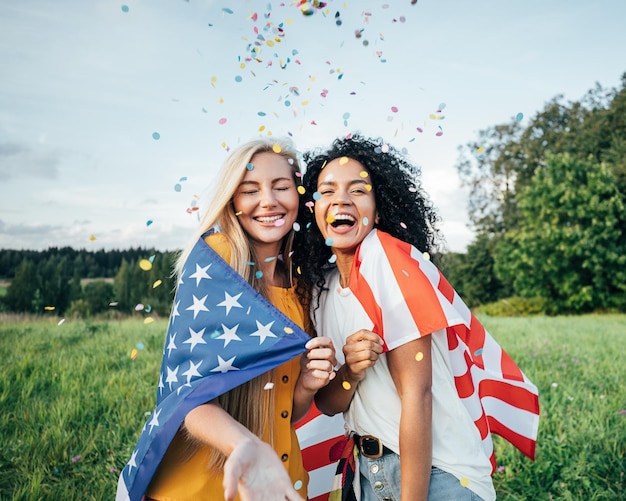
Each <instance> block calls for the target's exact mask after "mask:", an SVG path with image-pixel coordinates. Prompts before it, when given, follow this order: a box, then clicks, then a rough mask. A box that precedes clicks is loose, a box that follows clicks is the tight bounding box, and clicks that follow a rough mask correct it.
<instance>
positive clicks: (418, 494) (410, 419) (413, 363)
mask: <svg viewBox="0 0 626 501" xmlns="http://www.w3.org/2000/svg"><path fill="white" fill-rule="evenodd" d="M430 344H431V337H430V336H424V337H421V338H419V339H416V340H414V341H411V342H409V343H406V344H404V345H402V346H400V347H398V348H395V349H394V350H391V351H390V352H388V353H387V361H388V363H389V371H390V373H391V377H392V378H393V381H394V383H395V385H396V389H397V390H398V395H399V396H400V399H401V402H402V412H401V415H400V471H401V479H402V484H401V491H400V492H401V499H402V501H415V500H424V501H425V500H426V499H427V497H428V486H429V483H430V470H431V466H432V393H431V384H432V361H431V347H430Z"/></svg>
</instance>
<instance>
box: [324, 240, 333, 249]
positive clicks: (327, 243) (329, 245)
mask: <svg viewBox="0 0 626 501" xmlns="http://www.w3.org/2000/svg"><path fill="white" fill-rule="evenodd" d="M324 243H325V244H326V245H328V247H331V246H332V245H333V243H334V240H333V239H332V238H327V239H326V241H325V242H324Z"/></svg>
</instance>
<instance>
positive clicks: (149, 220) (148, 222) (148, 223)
mask: <svg viewBox="0 0 626 501" xmlns="http://www.w3.org/2000/svg"><path fill="white" fill-rule="evenodd" d="M153 222H154V221H152V219H148V220H147V221H146V226H150V225H151V224H152V223H153Z"/></svg>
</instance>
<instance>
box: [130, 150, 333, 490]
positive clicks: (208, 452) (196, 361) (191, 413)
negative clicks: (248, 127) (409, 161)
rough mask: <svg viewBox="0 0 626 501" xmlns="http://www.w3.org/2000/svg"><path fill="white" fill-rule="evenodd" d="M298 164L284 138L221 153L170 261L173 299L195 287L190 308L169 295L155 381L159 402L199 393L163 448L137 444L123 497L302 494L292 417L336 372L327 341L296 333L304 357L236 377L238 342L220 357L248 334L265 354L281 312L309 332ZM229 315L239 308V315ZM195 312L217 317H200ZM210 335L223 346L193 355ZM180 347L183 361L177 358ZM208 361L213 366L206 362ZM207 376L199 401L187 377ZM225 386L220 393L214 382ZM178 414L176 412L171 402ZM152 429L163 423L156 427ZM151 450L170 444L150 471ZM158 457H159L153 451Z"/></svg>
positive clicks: (194, 380) (192, 379) (209, 341)
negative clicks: (297, 279)
mask: <svg viewBox="0 0 626 501" xmlns="http://www.w3.org/2000/svg"><path fill="white" fill-rule="evenodd" d="M299 172H300V171H299V166H298V161H297V158H296V153H295V151H294V150H293V148H292V147H291V145H290V144H289V143H288V142H283V141H275V140H272V141H268V140H263V139H259V140H254V141H250V142H248V143H246V144H243V145H241V146H240V147H238V148H237V149H235V150H234V151H233V152H232V153H231V155H230V156H229V157H228V159H227V160H226V162H225V164H224V166H223V168H222V171H221V174H220V177H219V180H218V182H217V185H216V187H215V195H214V197H213V199H212V201H211V202H210V203H209V204H208V206H207V209H206V212H205V213H204V215H203V217H202V219H201V222H200V225H199V228H198V229H197V231H196V233H195V235H194V237H193V238H192V240H191V242H190V244H189V245H188V246H187V247H186V248H185V249H184V250H183V251H182V253H181V255H180V258H179V259H178V261H177V264H176V274H177V276H178V278H179V287H178V292H177V298H178V294H179V293H180V291H181V290H182V288H183V287H186V286H188V287H192V288H194V291H193V293H192V296H193V299H192V302H189V306H187V307H185V305H186V304H187V303H185V302H184V300H183V299H177V298H175V299H174V302H175V304H174V307H173V309H172V315H171V317H170V328H169V329H168V336H167V339H166V346H165V349H164V354H163V365H162V372H161V374H162V376H161V381H160V383H159V392H160V393H159V395H161V394H163V395H164V396H163V397H161V401H162V402H163V401H165V400H167V399H170V398H176V397H175V395H176V394H177V392H183V393H185V392H188V393H189V397H188V398H187V401H191V400H194V399H195V403H194V404H187V407H186V409H188V410H185V415H184V417H183V418H182V423H181V424H180V427H179V428H178V429H177V430H176V432H175V435H174V437H173V439H172V440H171V441H170V442H169V443H168V445H167V448H166V449H165V447H164V446H163V445H146V446H145V447H143V448H142V447H139V446H138V448H137V449H136V451H135V453H134V456H138V457H139V456H141V457H142V458H144V459H143V461H142V463H141V464H139V462H138V460H137V459H136V458H135V459H134V460H133V459H132V458H131V461H130V462H129V465H127V468H125V470H124V471H123V473H122V476H121V477H120V486H121V487H118V499H131V500H132V499H135V497H136V498H137V499H141V497H140V496H142V495H144V494H145V496H146V499H153V500H162V501H164V500H177V501H182V500H192V499H194V500H195V499H210V500H221V499H225V500H233V499H239V500H241V501H245V500H268V501H269V500H281V501H282V500H285V499H287V500H302V499H306V497H307V484H308V475H307V473H306V471H305V469H304V466H303V464H302V456H301V451H300V447H299V444H298V440H297V437H296V434H295V431H294V427H293V423H295V422H296V421H297V420H298V419H300V418H301V417H303V416H304V414H305V413H306V412H307V410H308V409H309V407H310V405H311V402H312V400H313V397H314V395H315V393H316V391H317V390H318V389H319V388H321V387H323V386H325V385H326V384H328V382H329V381H330V380H331V379H332V378H333V377H334V372H333V366H334V365H335V363H336V360H335V353H334V348H333V345H332V343H331V342H330V340H329V338H325V337H314V338H312V339H308V337H307V338H306V340H305V341H306V345H304V343H302V344H303V345H304V346H305V348H306V352H305V354H304V355H303V356H302V357H295V358H293V355H291V357H292V358H291V359H287V358H285V360H287V361H286V362H284V363H281V364H280V365H277V362H276V360H278V359H279V358H280V357H279V358H277V359H272V360H273V361H270V362H267V365H266V366H263V364H262V363H259V364H257V365H259V367H261V368H258V367H257V368H256V369H255V370H256V373H255V374H257V375H256V376H255V377H254V378H252V379H250V380H248V381H246V382H244V383H242V384H238V385H236V386H234V384H235V383H232V381H233V379H232V378H236V377H239V376H240V375H241V374H243V373H244V372H245V371H244V370H242V367H241V366H240V365H239V363H238V362H237V360H241V359H242V358H241V357H243V355H239V352H237V356H240V358H239V359H236V355H233V356H232V358H231V359H227V358H228V357H229V356H230V355H229V352H228V350H230V349H232V348H233V347H236V349H239V348H238V346H239V345H243V344H245V343H246V342H247V343H248V344H250V343H251V344H250V346H252V349H253V350H254V349H258V351H259V354H258V357H259V359H260V358H261V357H262V353H261V352H262V351H263V350H265V346H267V345H268V344H269V343H272V342H275V341H276V340H277V339H279V338H280V336H278V334H277V330H280V329H276V326H277V325H278V322H285V325H286V327H285V328H284V331H285V332H293V331H294V329H296V330H297V327H300V328H302V329H304V330H305V331H310V323H309V319H308V316H307V315H306V314H305V312H304V311H303V308H302V305H301V303H300V301H299V300H298V298H297V296H296V294H295V290H294V284H293V279H292V264H291V245H292V241H293V233H294V230H293V225H294V223H295V221H296V218H297V215H298V207H299V196H298V191H297V180H298V176H299ZM214 253H215V254H217V255H219V257H220V258H221V260H223V261H224V262H225V263H228V264H229V265H230V267H229V269H228V270H226V273H227V275H226V279H224V280H222V283H223V284H224V287H225V289H224V291H222V290H221V289H219V291H218V294H221V296H219V297H221V298H222V299H223V301H221V302H218V300H215V301H213V303H212V304H210V303H209V302H210V295H211V294H212V293H213V292H215V291H216V288H219V287H218V285H219V286H220V287H221V286H222V284H220V283H219V282H218V280H219V277H218V275H216V273H217V272H218V271H219V270H220V268H219V266H218V264H219V263H218V261H220V259H213V261H211V262H208V261H207V262H205V261H203V259H205V257H206V256H212V255H213V254H214ZM196 256H200V257H199V258H196ZM229 273H230V275H229ZM229 277H230V278H229ZM231 282H232V283H238V282H242V283H244V282H245V284H244V285H245V287H244V286H241V284H240V285H238V286H237V287H239V288H238V289H236V290H235V292H236V291H237V290H243V289H245V288H246V287H247V288H248V289H250V290H247V289H246V291H244V292H246V294H247V293H248V292H250V291H252V292H253V293H254V294H256V296H257V298H256V299H255V298H254V297H253V299H252V300H250V302H249V303H248V304H247V303H246V301H247V299H246V298H247V297H248V296H247V295H244V296H242V293H243V292H242V293H239V294H235V292H232V293H231V292H229V289H228V287H230V284H231ZM203 284H204V285H203ZM203 286H204V287H206V288H205V289H202V290H201V291H197V289H196V287H203ZM242 287H243V288H242ZM254 294H252V296H254ZM204 297H208V299H207V300H205V299H204ZM257 305H260V307H262V311H263V315H269V316H268V317H267V318H268V319H269V320H270V321H262V320H256V328H255V327H252V329H256V330H254V331H251V330H248V331H245V330H242V329H244V327H242V325H243V324H242V323H243V322H246V321H248V319H249V317H251V316H252V315H254V314H255V313H254V312H255V311H256V310H255V309H254V308H256V307H257ZM187 310H189V311H187ZM216 310H218V311H223V312H224V313H223V318H219V319H217V320H215V319H213V320H211V316H210V315H211V314H213V312H215V311H216ZM251 312H252V313H251ZM184 315H189V317H190V319H191V316H193V321H194V322H195V325H196V327H193V328H192V327H190V328H189V335H188V334H187V333H186V332H185V329H184V328H183V329H182V330H181V324H179V323H177V322H178V321H179V317H182V316H184ZM233 315H239V317H237V318H236V319H234V317H233ZM202 318H206V319H207V320H206V321H207V322H213V324H212V325H211V326H209V325H208V324H206V325H205V324H203V323H198V321H199V319H202ZM190 321H191V320H190ZM289 322H292V323H289ZM294 324H295V325H294ZM252 325H253V326H254V323H253V324H252ZM290 325H291V326H293V328H292V327H289V326H290ZM296 326H297V327H296ZM200 327H202V329H200ZM272 329H274V331H273V332H272ZM211 331H212V334H210V332H211ZM200 332H203V334H202V335H201V334H200ZM290 338H291V339H292V338H293V335H291V334H290V335H287V336H284V339H287V340H288V341H287V342H291V341H289V339H290ZM276 342H277V344H276V345H273V346H274V347H273V348H272V350H274V351H275V352H276V353H280V352H281V349H280V348H279V346H280V342H281V341H276ZM212 344H214V345H215V346H217V347H218V348H219V349H220V350H222V349H223V350H224V351H223V353H222V354H221V355H219V354H218V355H219V356H218V358H217V360H218V363H217V365H215V363H214V362H211V361H210V360H209V359H210V358H211V357H213V353H211V352H210V351H207V352H206V355H205V356H204V358H201V357H200V355H199V354H200V353H203V352H201V351H199V350H209V348H208V347H209V346H210V345H212ZM272 350H270V352H271V351H272ZM303 350H304V348H302V349H300V351H299V352H298V353H301V352H302V351H303ZM181 351H182V352H184V354H185V357H186V358H185V363H178V362H176V361H173V357H175V356H176V354H177V353H178V352H181ZM263 356H265V355H263ZM284 357H286V355H285V356H284ZM256 358H257V357H256V354H255V353H254V352H253V353H252V356H248V359H250V360H251V362H250V363H251V364H252V365H255V364H256V362H257V360H256ZM176 364H178V365H176ZM211 364H213V365H215V366H214V367H213V368H212V365H211ZM263 367H266V368H265V369H263ZM183 369H186V371H185V372H183ZM203 369H204V370H203ZM181 375H183V376H185V377H181ZM206 375H210V376H211V377H210V378H208V377H207V378H206V379H207V380H208V381H209V383H207V384H204V386H203V388H205V389H206V388H207V387H208V388H209V389H210V390H211V391H213V389H214V390H215V394H217V395H218V396H217V397H215V398H212V399H211V400H209V401H201V398H200V397H199V396H197V395H196V394H197V393H199V392H200V393H202V391H203V390H195V389H193V388H191V387H193V386H194V383H195V384H197V385H198V386H200V385H202V383H200V382H199V380H200V379H201V377H202V378H204V377H205V376H206ZM222 376H224V377H222ZM185 378H186V383H185ZM221 385H222V386H223V387H224V389H226V391H222V389H220V388H221ZM187 386H190V387H189V388H187ZM231 386H232V388H231ZM217 387H220V388H217ZM215 388H217V389H215ZM203 394H204V393H203ZM205 394H212V393H205ZM157 401H159V397H158V398H157ZM196 403H197V404H198V405H195V404H196ZM158 408H159V407H157V409H158ZM167 412H169V411H163V413H167ZM176 412H179V411H172V413H174V414H175V413H176ZM157 413H158V410H155V413H154V414H153V415H152V417H151V418H150V419H149V420H148V422H147V423H146V427H144V429H145V431H144V435H145V434H148V433H149V432H150V431H151V430H150V428H149V427H150V425H151V422H153V421H155V420H156V421H158V422H159V424H160V421H161V420H162V416H163V413H161V414H157ZM168 415H169V414H168ZM154 429H155V430H156V431H157V432H158V431H159V428H158V427H157V425H155V426H154ZM142 436H143V435H142ZM142 439H143V438H140V443H141V440H142ZM146 440H150V438H148V439H146ZM155 441H156V440H155ZM157 449H165V452H164V453H163V454H162V458H161V459H160V460H158V459H157V461H158V467H156V470H155V471H154V474H153V475H150V473H145V472H144V470H142V466H143V465H144V463H146V462H147V463H149V462H150V461H152V462H155V461H154V460H151V459H150V457H151V451H157ZM154 455H155V456H156V457H157V458H158V457H159V456H160V453H159V452H158V451H157V452H154ZM145 458H147V459H145ZM134 463H136V465H135V464H134ZM135 466H136V467H135ZM146 471H148V472H149V468H148V469H146ZM133 475H135V476H133ZM141 475H143V476H144V477H145V478H147V477H150V478H149V483H148V484H147V488H146V489H145V492H142V491H143V490H144V489H143V488H139V487H135V486H133V483H141V481H140V480H138V479H139V477H140V476H141ZM145 482H146V480H144V483H145ZM120 493H121V494H120Z"/></svg>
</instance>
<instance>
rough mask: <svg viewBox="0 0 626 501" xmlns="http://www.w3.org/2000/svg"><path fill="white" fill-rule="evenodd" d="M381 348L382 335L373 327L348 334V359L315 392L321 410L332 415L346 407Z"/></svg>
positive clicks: (344, 348) (346, 355)
mask: <svg viewBox="0 0 626 501" xmlns="http://www.w3.org/2000/svg"><path fill="white" fill-rule="evenodd" d="M382 351H383V347H382V342H381V339H380V337H379V336H378V335H377V334H374V333H373V332H371V331H368V330H365V329H361V330H359V331H357V332H355V333H354V334H352V335H350V336H348V338H347V339H346V344H345V345H344V346H343V354H344V357H345V360H346V363H345V364H344V365H342V366H341V367H340V368H339V370H338V371H337V377H335V378H334V379H333V380H332V381H331V382H330V383H329V384H328V385H327V386H325V387H324V388H321V389H320V390H319V391H318V392H317V394H316V395H315V403H316V404H317V407H318V408H319V410H320V411H322V412H323V413H324V414H328V415H329V416H333V415H335V414H337V413H339V412H344V411H346V410H347V409H348V407H349V406H350V402H351V401H352V397H353V396H354V392H355V391H356V387H357V385H358V383H359V381H361V380H362V379H363V378H364V377H365V373H366V370H367V369H368V368H369V367H372V366H373V365H374V364H375V363H376V361H377V360H378V357H379V355H380V354H381V353H382Z"/></svg>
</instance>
